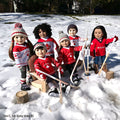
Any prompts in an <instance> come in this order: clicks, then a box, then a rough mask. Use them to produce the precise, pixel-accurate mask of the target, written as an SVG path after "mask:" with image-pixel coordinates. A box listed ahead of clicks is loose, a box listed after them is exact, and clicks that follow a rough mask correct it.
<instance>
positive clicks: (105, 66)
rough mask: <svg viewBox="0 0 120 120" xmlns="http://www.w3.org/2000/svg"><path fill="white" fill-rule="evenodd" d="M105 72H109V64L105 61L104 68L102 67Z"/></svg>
mask: <svg viewBox="0 0 120 120" xmlns="http://www.w3.org/2000/svg"><path fill="white" fill-rule="evenodd" d="M102 70H103V71H104V72H105V73H107V72H108V69H107V64H106V63H105V65H104V66H103V69H102Z"/></svg>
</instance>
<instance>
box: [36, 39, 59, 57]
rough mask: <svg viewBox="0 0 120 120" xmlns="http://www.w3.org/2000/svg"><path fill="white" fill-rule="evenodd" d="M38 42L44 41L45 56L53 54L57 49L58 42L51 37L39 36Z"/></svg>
mask: <svg viewBox="0 0 120 120" xmlns="http://www.w3.org/2000/svg"><path fill="white" fill-rule="evenodd" d="M38 42H44V44H45V45H46V48H47V53H46V56H51V55H54V50H56V51H57V49H58V44H57V42H56V41H55V40H54V39H53V38H40V39H38Z"/></svg>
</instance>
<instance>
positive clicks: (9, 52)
mask: <svg viewBox="0 0 120 120" xmlns="http://www.w3.org/2000/svg"><path fill="white" fill-rule="evenodd" d="M14 44H15V43H14V37H13V38H12V42H11V45H10V47H9V50H8V54H9V57H10V58H11V59H12V60H13V61H15V58H14V56H13V48H14ZM27 44H28V46H29V49H30V56H32V55H33V54H34V52H33V44H32V43H31V42H30V40H29V39H28V38H27Z"/></svg>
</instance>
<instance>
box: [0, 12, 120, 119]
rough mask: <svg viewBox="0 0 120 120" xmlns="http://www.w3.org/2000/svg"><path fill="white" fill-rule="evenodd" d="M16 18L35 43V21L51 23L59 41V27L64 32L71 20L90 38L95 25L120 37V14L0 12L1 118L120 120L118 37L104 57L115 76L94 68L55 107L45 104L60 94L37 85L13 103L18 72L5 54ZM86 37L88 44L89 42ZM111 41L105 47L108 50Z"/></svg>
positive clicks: (17, 85) (18, 83) (18, 89)
mask: <svg viewBox="0 0 120 120" xmlns="http://www.w3.org/2000/svg"><path fill="white" fill-rule="evenodd" d="M15 22H20V23H22V24H23V27H24V29H25V30H26V32H27V34H28V35H29V39H30V40H31V42H32V43H33V44H34V43H35V42H36V41H37V40H36V39H35V38H34V35H33V30H34V27H35V26H36V25H38V24H41V23H44V22H47V23H48V24H50V25H51V27H52V33H53V35H52V37H53V38H55V39H56V41H57V42H58V31H60V30H63V31H64V32H65V33H67V26H68V25H69V24H71V23H74V24H76V25H77V26H78V35H79V36H81V37H82V38H85V37H86V36H87V32H88V38H89V41H90V38H91V33H92V31H93V29H94V27H96V26H97V25H103V26H105V28H106V31H107V33H108V34H107V35H108V38H111V37H113V36H114V35H117V36H118V37H120V32H119V30H120V16H119V15H118V16H116V15H114V16H111V15H107V16H106V15H91V16H64V15H31V14H23V13H0V27H1V28H0V101H1V102H0V120H40V119H41V120H47V119H49V120H120V92H119V91H120V52H119V50H120V40H119V41H118V42H117V43H116V44H115V46H113V48H112V51H111V53H110V56H109V58H108V60H107V63H108V68H109V70H111V71H114V73H115V77H114V78H113V79H111V80H107V79H106V78H105V73H104V72H103V71H102V73H101V75H100V76H99V75H96V74H94V73H93V72H92V73H91V75H90V76H89V77H87V76H84V70H83V69H82V70H81V71H82V72H81V76H82V77H84V80H83V81H82V82H81V85H80V88H79V89H77V90H74V89H72V90H71V92H70V94H69V95H68V96H64V95H63V104H61V105H60V106H59V108H57V109H56V110H55V111H50V110H49V109H48V106H51V105H53V104H55V103H56V105H57V103H59V98H54V97H49V96H48V95H47V94H46V93H41V92H40V91H39V90H38V89H37V88H35V87H33V86H32V87H31V90H30V91H28V94H29V102H27V103H26V104H15V101H14V96H15V94H16V93H17V92H18V91H20V80H19V78H20V72H19V69H18V68H17V67H16V66H15V64H14V62H13V61H12V60H10V58H9V57H8V48H9V46H10V43H11V31H12V29H13V27H14V23H15ZM89 41H88V42H87V44H89ZM109 49H111V45H109V47H107V51H109Z"/></svg>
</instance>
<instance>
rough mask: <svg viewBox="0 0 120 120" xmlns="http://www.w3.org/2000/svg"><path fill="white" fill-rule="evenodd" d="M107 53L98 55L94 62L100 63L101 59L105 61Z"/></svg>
mask: <svg viewBox="0 0 120 120" xmlns="http://www.w3.org/2000/svg"><path fill="white" fill-rule="evenodd" d="M105 57H106V56H105V55H104V56H96V57H95V59H94V63H95V64H97V65H98V63H99V61H101V63H103V62H104V60H105Z"/></svg>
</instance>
